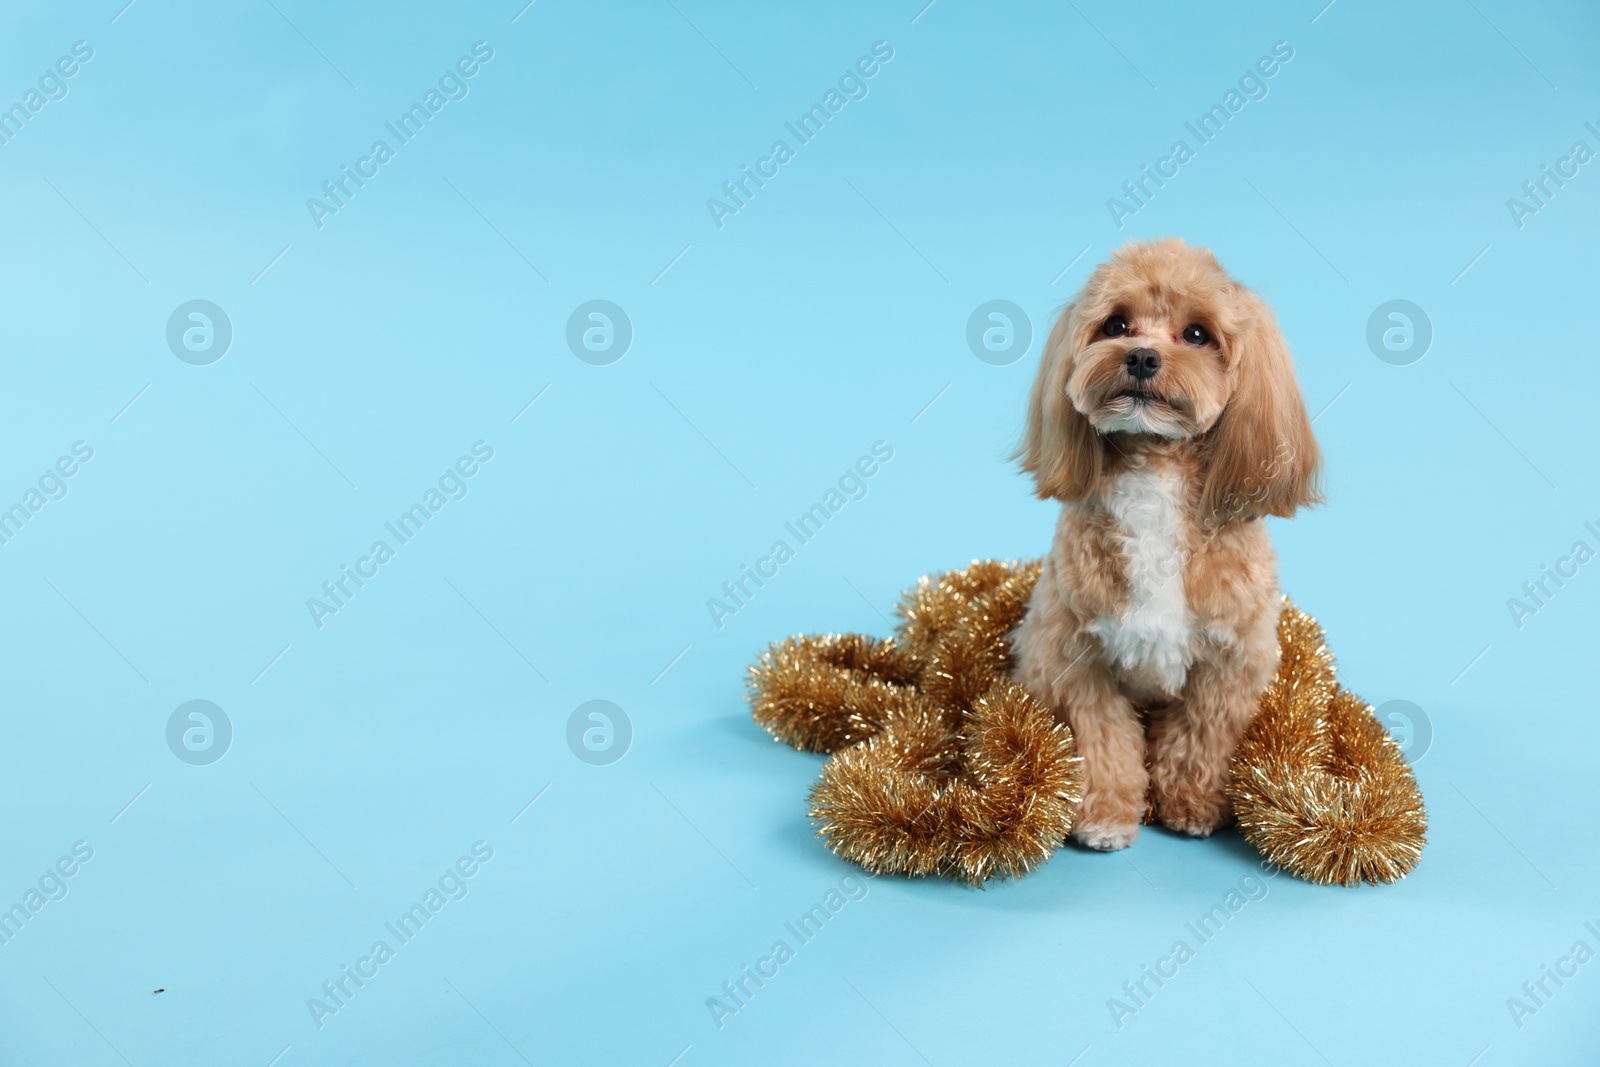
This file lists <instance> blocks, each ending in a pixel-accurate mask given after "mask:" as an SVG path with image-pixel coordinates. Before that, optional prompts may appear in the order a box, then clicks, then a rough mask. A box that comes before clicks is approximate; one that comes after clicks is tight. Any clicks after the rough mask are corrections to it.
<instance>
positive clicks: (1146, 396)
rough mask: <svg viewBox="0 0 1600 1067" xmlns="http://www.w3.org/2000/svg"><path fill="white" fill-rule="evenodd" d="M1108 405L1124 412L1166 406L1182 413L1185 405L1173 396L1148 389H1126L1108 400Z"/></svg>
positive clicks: (1170, 409)
mask: <svg viewBox="0 0 1600 1067" xmlns="http://www.w3.org/2000/svg"><path fill="white" fill-rule="evenodd" d="M1106 407H1108V408H1112V409H1114V410H1116V411H1118V412H1122V413H1132V412H1135V411H1140V410H1143V409H1148V408H1165V409H1166V410H1168V411H1172V412H1176V413H1179V414H1181V413H1182V411H1183V406H1182V404H1181V403H1180V402H1178V401H1176V400H1174V399H1173V398H1171V397H1165V396H1161V395H1159V394H1157V393H1152V392H1150V391H1149V390H1146V389H1125V390H1123V391H1122V392H1120V393H1117V394H1116V395H1115V396H1113V397H1111V399H1109V400H1107V401H1106Z"/></svg>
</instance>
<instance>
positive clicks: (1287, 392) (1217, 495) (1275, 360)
mask: <svg viewBox="0 0 1600 1067" xmlns="http://www.w3.org/2000/svg"><path fill="white" fill-rule="evenodd" d="M1242 299H1243V300H1244V301H1245V303H1246V308H1245V310H1246V311H1247V312H1248V319H1249V321H1248V323H1247V325H1246V326H1245V328H1244V329H1243V330H1241V332H1240V335H1239V336H1238V337H1236V338H1234V339H1233V341H1232V343H1233V345H1234V348H1235V351H1234V352H1233V353H1232V354H1233V356H1234V360H1233V370H1232V373H1233V374H1234V375H1235V379H1234V389H1233V395H1232V397H1230V398H1229V400H1228V403H1227V406H1226V407H1225V408H1224V409H1223V411H1222V415H1221V417H1220V418H1219V419H1218V420H1217V423H1216V425H1215V426H1213V427H1212V428H1211V430H1210V432H1209V433H1208V434H1207V437H1208V442H1207V453H1206V455H1207V464H1206V476H1205V488H1204V490H1203V491H1202V494H1201V513H1202V514H1205V515H1209V516H1213V517H1215V518H1217V519H1228V518H1235V517H1238V516H1259V515H1278V516H1280V517H1282V518H1288V517H1289V516H1291V515H1293V514H1294V513H1295V510H1296V509H1297V508H1301V507H1306V506H1309V505H1312V504H1319V503H1321V502H1322V494H1321V492H1320V491H1319V489H1318V486H1317V482H1318V478H1319V475H1320V474H1321V470H1322V454H1321V452H1320V451H1319V450H1318V448H1317V439H1316V438H1315V437H1314V436H1312V433H1311V420H1310V419H1308V418H1306V405H1305V401H1304V400H1302V399H1301V397H1300V386H1299V385H1298V384H1297V383H1296V382H1295V377H1294V361H1293V360H1292V359H1290V357H1289V345H1288V343H1287V342H1286V341H1285V340H1284V339H1283V334H1282V333H1280V332H1279V330H1278V324H1277V321H1276V320H1275V319H1274V318H1273V315H1272V312H1271V310H1270V309H1268V308H1267V306H1266V305H1265V304H1264V303H1262V302H1261V301H1260V300H1258V299H1257V298H1256V297H1255V296H1253V295H1250V294H1246V295H1244V296H1243V298H1242Z"/></svg>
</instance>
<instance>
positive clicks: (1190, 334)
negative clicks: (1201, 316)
mask: <svg viewBox="0 0 1600 1067" xmlns="http://www.w3.org/2000/svg"><path fill="white" fill-rule="evenodd" d="M1183 340H1184V342H1185V343H1186V344H1191V345H1196V346H1198V345H1207V344H1210V343H1211V334H1210V332H1209V331H1207V330H1206V328H1205V327H1204V326H1202V325H1200V324H1199V323H1198V322H1191V323H1190V324H1189V325H1187V326H1185V327H1184V328H1183Z"/></svg>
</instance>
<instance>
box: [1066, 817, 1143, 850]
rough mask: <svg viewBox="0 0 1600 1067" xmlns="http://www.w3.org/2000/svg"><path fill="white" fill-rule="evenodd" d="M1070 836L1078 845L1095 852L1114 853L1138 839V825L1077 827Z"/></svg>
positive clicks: (1116, 824) (1114, 824)
mask: <svg viewBox="0 0 1600 1067" xmlns="http://www.w3.org/2000/svg"><path fill="white" fill-rule="evenodd" d="M1072 836H1073V837H1074V838H1076V839H1077V842H1078V844H1080V845H1083V846H1085V847H1086V848H1092V849H1094V850H1095V851H1096V852H1115V851H1117V849H1119V848H1127V847H1128V846H1129V845H1131V844H1133V843H1134V841H1135V840H1137V839H1138V837H1139V824H1138V823H1127V824H1119V823H1100V824H1096V825H1093V826H1079V827H1076V828H1074V829H1073V831H1072Z"/></svg>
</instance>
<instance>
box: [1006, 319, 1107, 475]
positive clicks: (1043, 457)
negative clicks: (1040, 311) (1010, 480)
mask: <svg viewBox="0 0 1600 1067" xmlns="http://www.w3.org/2000/svg"><path fill="white" fill-rule="evenodd" d="M1081 327H1082V324H1081V323H1080V322H1079V317H1078V314H1077V311H1076V309H1075V305H1069V306H1068V307H1066V308H1065V309H1064V310H1063V311H1062V312H1061V315H1060V316H1059V317H1058V318H1057V319H1056V324H1055V326H1054V328H1052V329H1051V331H1050V339H1049V340H1048V341H1046V342H1045V346H1044V351H1043V352H1042V353H1041V354H1040V356H1039V373H1038V376H1037V377H1035V378H1034V380H1033V396H1032V398H1031V399H1030V400H1029V402H1028V425H1027V428H1026V429H1025V430H1024V431H1023V434H1022V441H1021V443H1020V444H1018V445H1017V450H1016V452H1015V453H1013V455H1012V458H1013V459H1019V460H1021V461H1022V469H1023V470H1024V471H1027V472H1028V473H1029V474H1031V475H1033V483H1034V487H1035V491H1036V492H1037V493H1038V494H1039V496H1041V497H1043V498H1045V499H1047V500H1048V499H1051V498H1054V499H1056V500H1062V501H1066V500H1082V499H1084V498H1086V497H1089V496H1092V495H1094V494H1096V493H1097V492H1098V491H1099V489H1100V481H1101V478H1102V476H1103V473H1104V470H1105V455H1104V450H1105V443H1104V441H1103V440H1102V439H1101V437H1100V434H1099V433H1098V432H1097V431H1096V430H1095V428H1094V426H1093V425H1091V424H1090V422H1089V420H1088V419H1087V418H1085V417H1084V416H1083V414H1082V413H1081V412H1079V411H1078V409H1077V408H1075V407H1073V406H1072V401H1071V400H1070V399H1069V398H1068V397H1067V379H1069V378H1070V377H1071V376H1072V368H1073V362H1074V360H1075V359H1076V358H1077V349H1078V345H1079V342H1080V340H1081V338H1080V336H1079V335H1080V334H1081V333H1082V329H1081Z"/></svg>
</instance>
